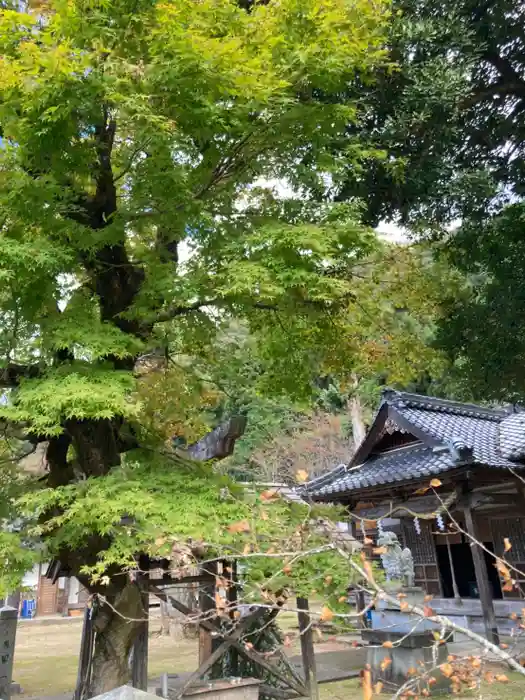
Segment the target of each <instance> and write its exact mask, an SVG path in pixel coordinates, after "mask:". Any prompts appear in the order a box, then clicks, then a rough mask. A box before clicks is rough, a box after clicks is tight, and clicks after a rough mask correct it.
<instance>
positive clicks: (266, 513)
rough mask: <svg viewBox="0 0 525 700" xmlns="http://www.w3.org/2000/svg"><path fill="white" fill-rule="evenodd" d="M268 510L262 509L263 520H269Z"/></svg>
mask: <svg viewBox="0 0 525 700" xmlns="http://www.w3.org/2000/svg"><path fill="white" fill-rule="evenodd" d="M268 517H269V516H268V511H267V510H261V520H268Z"/></svg>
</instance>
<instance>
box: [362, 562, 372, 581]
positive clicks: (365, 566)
mask: <svg viewBox="0 0 525 700" xmlns="http://www.w3.org/2000/svg"><path fill="white" fill-rule="evenodd" d="M363 569H364V570H365V574H366V577H367V579H368V580H369V581H373V580H374V572H373V570H372V565H371V564H370V562H369V561H365V563H364V564H363Z"/></svg>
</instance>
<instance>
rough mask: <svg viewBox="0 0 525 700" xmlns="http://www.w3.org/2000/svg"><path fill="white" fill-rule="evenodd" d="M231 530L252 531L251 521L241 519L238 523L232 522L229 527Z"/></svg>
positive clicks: (234, 531)
mask: <svg viewBox="0 0 525 700" xmlns="http://www.w3.org/2000/svg"><path fill="white" fill-rule="evenodd" d="M228 531H229V532H233V533H238V532H250V523H249V522H248V521H247V520H239V522H238V523H232V524H231V525H230V526H229V528H228Z"/></svg>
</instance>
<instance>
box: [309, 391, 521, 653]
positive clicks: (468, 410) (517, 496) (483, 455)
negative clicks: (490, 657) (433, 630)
mask: <svg viewBox="0 0 525 700" xmlns="http://www.w3.org/2000/svg"><path fill="white" fill-rule="evenodd" d="M524 469H525V412H522V410H520V409H517V408H516V407H514V406H512V407H506V408H496V409H492V408H486V407H484V406H476V405H472V404H464V403H458V402H455V401H446V400H443V399H438V398H433V397H428V396H420V395H417V394H408V393H402V392H396V391H385V392H384V395H383V400H382V403H381V406H380V408H379V411H378V413H377V415H376V417H375V420H374V422H373V425H372V426H371V428H370V430H369V431H368V434H367V435H366V437H365V439H364V440H363V442H362V443H361V445H360V446H359V448H358V449H357V451H356V453H355V455H354V456H353V458H352V460H351V461H350V463H349V464H348V465H341V466H339V467H337V468H336V469H334V470H333V471H331V472H330V473H329V474H326V475H324V476H322V477H320V478H318V479H316V480H314V481H312V482H310V483H309V484H308V486H307V488H306V495H307V496H308V497H309V498H311V499H313V500H315V501H331V502H336V503H340V504H344V505H345V506H347V507H348V510H349V512H350V513H351V514H352V516H353V517H352V527H353V532H354V536H355V537H356V538H359V539H361V540H363V539H364V536H365V533H366V536H367V537H370V538H374V536H375V535H376V534H377V528H378V527H380V528H382V529H384V530H391V531H394V532H396V533H397V534H398V537H399V539H400V540H401V542H402V544H403V546H406V547H408V548H409V549H410V550H411V552H412V555H413V557H414V565H415V578H416V580H415V583H416V585H419V586H421V587H423V588H424V589H425V591H426V592H427V593H429V594H432V595H433V596H434V599H433V602H432V608H433V609H434V610H435V611H436V612H438V613H442V614H445V615H447V616H448V617H450V618H452V619H455V620H456V621H457V622H459V623H460V624H462V625H463V626H467V627H469V628H471V629H473V630H475V631H477V632H482V633H483V632H484V633H485V634H486V636H487V638H488V639H490V640H492V641H494V642H497V641H498V634H499V633H505V632H508V631H510V628H511V627H512V626H513V623H512V622H511V621H510V617H511V615H512V613H514V612H516V613H517V614H518V616H520V615H521V610H522V608H523V605H524V603H523V598H524V593H523V588H522V584H523V583H524V582H523V581H522V580H521V579H522V578H525V576H520V575H519V574H518V573H517V572H515V571H513V572H512V578H513V579H516V582H515V583H511V582H509V581H508V580H504V579H502V578H501V577H500V576H499V574H498V570H497V568H496V566H495V563H496V560H495V556H494V555H497V556H505V558H506V560H507V562H509V563H510V564H511V565H512V566H514V567H516V569H517V570H521V571H525V481H524V477H525V472H524V471H523V470H524ZM432 480H434V481H433V482H432ZM431 482H432V483H434V484H435V488H433V487H431ZM379 522H380V523H381V524H380V525H378V523H379ZM507 540H508V542H507ZM474 542H477V543H479V544H473V543H474ZM506 543H507V544H506ZM509 544H510V545H511V548H510V549H509ZM506 550H507V551H506ZM370 555H371V556H372V552H370Z"/></svg>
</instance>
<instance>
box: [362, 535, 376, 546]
mask: <svg viewBox="0 0 525 700" xmlns="http://www.w3.org/2000/svg"><path fill="white" fill-rule="evenodd" d="M363 544H365V545H366V546H367V547H368V546H370V545H372V544H374V540H373V539H371V538H370V537H365V539H364V540H363Z"/></svg>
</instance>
